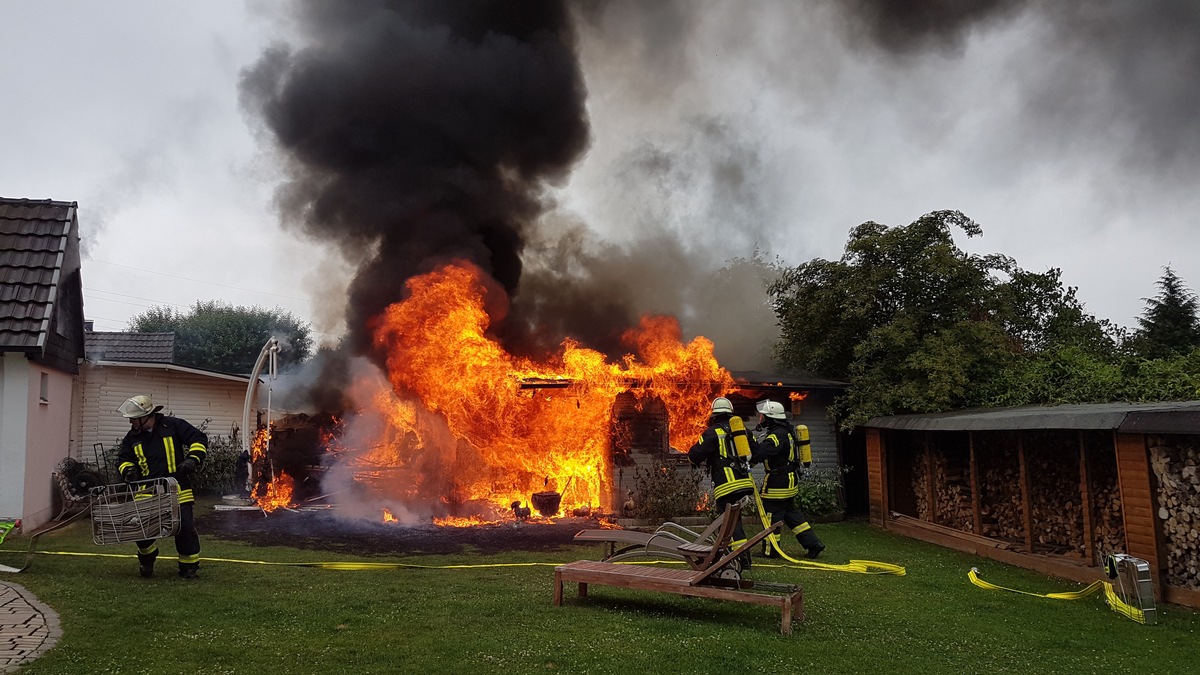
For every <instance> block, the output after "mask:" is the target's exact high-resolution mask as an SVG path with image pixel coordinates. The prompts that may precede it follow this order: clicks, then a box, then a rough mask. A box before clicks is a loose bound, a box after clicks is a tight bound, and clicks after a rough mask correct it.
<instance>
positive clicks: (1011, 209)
mask: <svg viewBox="0 0 1200 675" xmlns="http://www.w3.org/2000/svg"><path fill="white" fill-rule="evenodd" d="M655 4H656V5H658V4H659V3H655ZM906 4H910V5H912V4H920V3H906ZM934 4H941V3H934ZM965 4H967V5H974V6H979V7H981V8H982V9H980V11H979V13H978V14H977V15H972V16H967V17H952V18H956V20H957V23H950V24H949V25H946V26H942V25H937V24H923V23H920V22H918V23H915V24H914V23H910V22H906V21H905V20H904V19H903V17H901V18H897V17H889V16H886V14H887V13H886V12H874V13H872V11H870V8H871V7H872V6H874V3H873V2H868V1H866V0H862V1H856V2H851V3H835V2H833V0H809V1H807V2H763V3H746V2H734V1H732V0H730V1H729V2H692V3H681V4H673V3H661V11H647V10H646V7H645V6H642V7H639V6H637V5H632V6H631V5H630V4H629V3H614V4H611V5H599V6H597V5H592V6H591V7H592V9H591V10H590V11H589V12H588V13H587V14H586V18H583V19H581V20H580V64H581V68H582V71H583V74H584V79H585V83H586V86H587V92H588V97H587V109H588V113H589V116H590V123H591V141H590V145H589V148H588V150H587V152H586V153H585V154H584V155H583V156H582V159H581V160H580V161H579V162H578V163H577V165H576V166H575V168H574V170H573V171H572V173H571V174H570V177H569V178H568V179H567V181H566V182H565V183H564V184H563V185H560V186H557V187H556V189H557V190H558V191H559V194H558V201H559V204H560V208H559V209H558V210H557V211H555V212H554V213H553V214H551V218H554V219H565V220H570V221H572V222H576V223H583V224H584V225H586V227H587V228H588V229H590V230H591V231H592V232H593V233H594V236H595V237H596V238H597V239H598V240H601V241H610V242H615V243H618V244H619V245H625V244H627V243H629V242H639V241H645V240H648V238H651V237H652V236H653V234H654V233H655V232H658V231H660V230H661V231H663V232H668V233H673V234H674V235H675V236H678V237H681V238H682V239H683V240H684V241H687V242H690V243H691V244H693V246H692V248H691V249H690V251H691V253H692V254H693V255H697V256H700V257H702V259H703V260H704V261H705V264H708V265H712V266H719V265H720V264H722V263H723V262H724V261H725V260H726V259H728V258H730V257H733V256H738V255H747V254H749V253H750V252H752V251H753V250H754V249H755V248H757V249H759V250H760V251H763V252H764V253H765V254H766V255H767V256H769V257H774V256H778V257H779V258H781V259H782V260H783V261H784V262H785V263H788V264H798V263H801V262H804V261H806V260H809V259H811V258H814V257H822V258H827V259H835V258H837V257H839V256H840V255H841V253H842V249H843V247H844V245H845V242H846V237H847V234H848V232H849V231H850V229H851V228H853V227H854V226H856V225H858V224H859V223H862V222H864V221H867V220H874V221H877V222H881V223H884V224H888V225H903V224H907V223H909V222H911V221H913V220H915V219H916V218H918V217H920V216H921V215H922V214H924V213H927V212H929V211H933V210H939V209H957V210H960V211H962V212H964V213H965V214H966V215H968V216H969V217H971V218H973V219H974V220H976V221H977V222H979V223H980V224H981V225H982V227H983V230H984V236H983V237H982V238H977V239H973V240H969V241H966V240H962V239H961V238H960V244H961V245H962V246H963V247H964V248H966V249H967V250H969V251H972V252H979V253H1002V254H1006V255H1009V256H1012V257H1013V258H1015V259H1016V261H1017V263H1018V264H1019V265H1020V266H1022V267H1023V268H1025V269H1028V270H1032V271H1044V270H1045V269H1046V268H1049V267H1059V268H1061V269H1062V270H1063V281H1064V283H1066V284H1067V285H1070V286H1076V287H1078V288H1079V293H1078V294H1079V298H1080V299H1081V300H1082V301H1083V302H1084V303H1085V304H1086V306H1087V309H1088V310H1089V311H1090V312H1092V313H1093V314H1095V315H1097V316H1098V317H1101V318H1108V319H1111V320H1113V321H1114V322H1116V323H1118V324H1122V325H1127V326H1133V325H1135V317H1136V316H1137V315H1138V314H1140V313H1141V312H1142V311H1143V309H1144V307H1145V302H1144V300H1143V299H1144V298H1147V297H1151V296H1154V295H1155V294H1156V293H1157V289H1156V287H1155V282H1156V281H1157V279H1158V278H1159V277H1160V276H1161V275H1162V268H1163V266H1165V265H1168V264H1169V265H1171V267H1172V268H1173V269H1174V270H1175V271H1176V273H1177V274H1178V275H1179V276H1180V277H1182V279H1183V280H1184V282H1185V283H1186V284H1187V285H1188V286H1189V287H1191V288H1193V289H1194V288H1196V287H1197V286H1198V285H1200V255H1198V253H1200V247H1198V246H1197V244H1198V240H1197V237H1198V235H1197V234H1195V232H1196V228H1195V226H1194V223H1193V222H1191V221H1192V220H1193V217H1194V214H1196V213H1198V212H1200V190H1198V189H1197V185H1196V184H1197V175H1198V174H1197V169H1198V168H1200V152H1198V150H1200V131H1198V129H1200V126H1198V125H1200V122H1198V121H1197V117H1198V116H1197V111H1198V110H1200V98H1198V97H1200V94H1198V92H1200V78H1198V77H1197V71H1200V58H1198V56H1197V54H1198V51H1197V50H1198V49H1200V47H1197V42H1200V41H1197V40H1196V39H1195V38H1196V35H1197V32H1196V27H1197V26H1198V25H1200V20H1198V18H1200V9H1197V7H1198V6H1200V5H1198V4H1197V3H1191V2H1144V3H1143V2H1138V3H1121V2H1116V1H1115V0H1114V1H1113V2H1104V1H1098V2H1096V3H1093V6H1094V7H1097V8H1099V9H1097V10H1096V11H1087V10H1081V9H1079V7H1083V6H1085V5H1086V4H1087V3H1075V2H1062V3H1049V4H1047V3H1039V2H1036V1H1034V0H1030V1H1029V2H1012V3H1006V2H1000V1H996V2H989V1H984V0H976V1H974V2H970V3H965ZM285 5H286V3H280V2H276V1H275V0H261V1H254V2H248V3H244V2H237V1H234V0H227V1H223V2H203V3H201V2H160V1H157V0H153V1H151V0H145V1H136V2H135V1H132V0H112V1H110V2H94V1H85V0H75V1H54V0H29V1H23V0H0V133H2V134H3V138H4V141H3V143H2V144H0V148H2V150H0V152H3V160H2V161H0V195H2V196H5V197H14V198H22V197H23V198H30V199H46V198H50V199H55V200H63V201H77V202H79V218H80V226H81V234H82V238H83V242H84V262H83V285H84V301H85V305H84V310H85V314H86V316H87V318H88V319H91V320H94V321H95V325H96V329H97V330H121V329H123V328H124V327H125V325H126V323H127V321H128V320H129V318H130V317H131V316H133V315H135V314H138V313H140V312H142V311H144V310H145V309H146V308H147V307H148V306H150V305H162V304H169V305H171V306H173V307H177V308H180V309H186V308H187V307H188V306H190V305H191V304H192V303H193V302H195V301H197V300H209V299H223V300H226V301H228V302H230V303H233V304H237V305H259V306H263V307H280V308H283V309H285V310H288V311H291V312H293V313H294V314H295V315H296V316H297V317H299V318H301V319H303V320H307V321H310V322H312V323H313V325H314V327H315V328H316V329H317V330H318V332H320V333H321V334H322V335H324V336H327V337H333V336H336V335H338V334H339V333H340V331H341V330H342V327H341V326H340V321H341V320H342V316H343V306H342V303H341V300H340V299H341V298H342V297H343V296H344V288H345V285H346V283H347V281H348V278H349V270H348V268H347V266H346V265H345V264H344V263H342V262H341V261H340V259H339V258H338V257H337V256H336V254H334V253H333V252H332V251H330V250H329V247H328V245H323V244H320V243H317V242H312V241H305V240H303V239H301V238H299V236H298V235H297V234H295V231H294V230H293V231H288V230H285V229H283V228H281V227H280V223H279V216H278V215H277V213H276V212H275V210H274V209H273V207H272V195H273V192H274V190H275V188H276V186H277V185H278V183H279V181H280V180H281V178H280V175H281V174H280V171H279V169H278V168H277V162H276V160H275V159H274V158H273V156H272V154H271V152H270V151H269V149H268V146H267V145H266V144H265V143H262V142H260V141H261V140H262V139H261V138H256V134H258V135H259V136H261V132H258V131H256V129H259V128H260V125H259V124H257V122H256V121H255V120H253V119H252V118H251V117H250V116H249V115H248V114H247V113H246V112H244V111H243V108H242V107H241V106H240V104H239V77H240V76H241V74H242V73H243V72H244V71H245V69H247V68H249V67H251V66H252V65H253V64H254V63H255V62H256V61H257V60H258V59H259V57H260V55H261V54H262V52H263V51H264V49H265V48H266V47H267V46H268V45H269V44H270V43H272V42H273V41H276V40H286V39H291V36H289V35H288V34H287V27H286V26H287V22H286V18H285V17H286V9H285ZM849 5H854V6H860V7H865V8H867V9H866V11H865V12H864V13H863V14H861V15H857V14H856V15H848V14H845V13H844V12H843V10H842V9H839V8H838V7H839V6H849ZM597 7H599V9H597ZM1134 7H1136V8H1137V9H1134ZM546 231H547V232H550V233H553V232H554V231H555V230H554V229H553V228H552V227H551V228H547V230H546ZM543 236H547V235H545V234H544V233H543ZM550 236H552V235H550ZM638 278H639V280H641V282H642V283H646V284H647V289H648V290H647V293H649V294H650V295H653V291H652V289H651V288H650V286H652V285H653V284H654V283H661V284H664V285H669V284H671V283H673V280H672V279H657V280H655V279H654V275H653V270H648V271H647V270H643V271H642V274H640V275H638ZM653 304H654V303H653V302H650V303H648V306H650V307H652V308H653Z"/></svg>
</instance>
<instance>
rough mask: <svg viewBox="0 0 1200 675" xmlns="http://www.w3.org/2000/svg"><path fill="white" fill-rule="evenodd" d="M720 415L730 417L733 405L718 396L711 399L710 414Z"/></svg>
mask: <svg viewBox="0 0 1200 675" xmlns="http://www.w3.org/2000/svg"><path fill="white" fill-rule="evenodd" d="M722 413H724V414H726V415H732V414H733V404H732V403H730V402H729V399H727V398H725V397H724V396H719V397H717V398H714V399H713V406H712V414H714V415H720V414H722Z"/></svg>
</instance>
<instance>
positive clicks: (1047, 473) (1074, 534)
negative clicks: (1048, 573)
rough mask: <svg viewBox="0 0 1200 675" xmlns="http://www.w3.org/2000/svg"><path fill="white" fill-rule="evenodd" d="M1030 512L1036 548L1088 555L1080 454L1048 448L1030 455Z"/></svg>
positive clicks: (1027, 465)
mask: <svg viewBox="0 0 1200 675" xmlns="http://www.w3.org/2000/svg"><path fill="white" fill-rule="evenodd" d="M1026 471H1027V473H1028V475H1029V510H1030V513H1031V514H1032V524H1033V543H1034V546H1036V547H1039V548H1042V549H1043V550H1047V551H1049V552H1053V553H1073V554H1075V555H1078V556H1079V557H1083V555H1084V542H1083V539H1084V537H1083V495H1082V493H1081V492H1080V490H1079V451H1078V449H1076V448H1074V447H1069V446H1065V447H1064V446H1061V445H1060V446H1058V447H1055V446H1050V445H1045V446H1041V447H1040V448H1039V451H1037V452H1027V453H1026Z"/></svg>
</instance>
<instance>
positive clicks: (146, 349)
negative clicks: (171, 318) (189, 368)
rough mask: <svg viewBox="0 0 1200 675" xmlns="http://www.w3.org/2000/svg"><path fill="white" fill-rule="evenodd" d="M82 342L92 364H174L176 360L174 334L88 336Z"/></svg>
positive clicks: (101, 334) (103, 334) (93, 334)
mask: <svg viewBox="0 0 1200 675" xmlns="http://www.w3.org/2000/svg"><path fill="white" fill-rule="evenodd" d="M83 340H84V349H83V351H84V353H85V354H86V358H87V359H88V360H89V361H139V362H143V363H172V362H173V361H174V359H175V334H174V333H107V332H105V333H98V332H87V333H84V334H83Z"/></svg>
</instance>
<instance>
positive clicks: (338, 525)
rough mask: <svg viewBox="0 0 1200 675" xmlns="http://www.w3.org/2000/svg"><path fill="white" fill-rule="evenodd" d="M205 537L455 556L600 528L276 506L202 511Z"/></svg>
mask: <svg viewBox="0 0 1200 675" xmlns="http://www.w3.org/2000/svg"><path fill="white" fill-rule="evenodd" d="M196 526H197V528H198V529H199V530H200V532H201V535H202V536H213V537H216V538H218V539H225V540H229V541H239V542H244V543H248V544H253V545H255V546H290V547H292V548H300V549H306V550H315V551H336V552H338V553H344V554H347V555H399V554H402V555H452V554H455V553H467V552H478V553H500V552H504V551H556V550H560V549H561V550H571V549H574V548H577V546H578V545H577V544H574V542H573V538H574V537H575V533H576V532H579V531H580V530H583V529H589V528H596V527H598V526H599V521H598V520H597V519H595V518H564V519H561V520H558V521H546V522H541V521H529V522H522V523H519V524H517V523H515V522H514V521H508V522H499V523H495V524H490V525H476V526H472V527H443V526H437V525H432V524H430V525H419V526H411V527H410V526H404V525H398V524H396V523H384V522H379V523H372V522H367V521H355V520H345V519H340V518H337V517H335V515H334V514H333V513H332V512H322V511H287V510H276V511H273V512H271V513H269V514H267V515H266V516H264V515H263V513H262V512H261V511H212V512H208V513H204V514H197V518H196Z"/></svg>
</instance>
